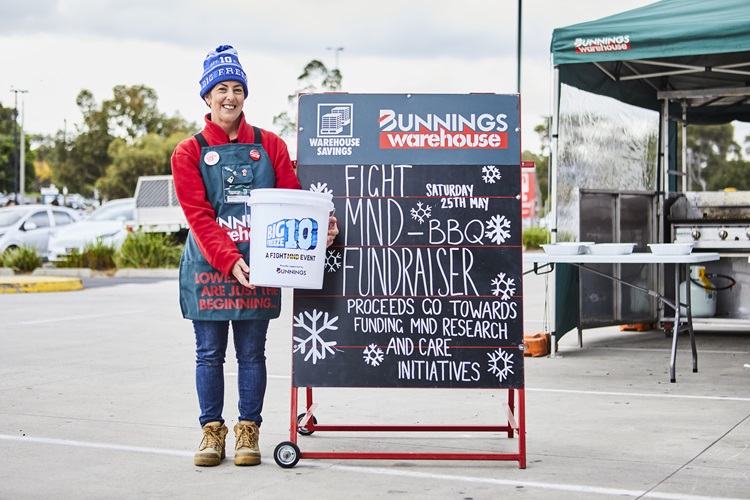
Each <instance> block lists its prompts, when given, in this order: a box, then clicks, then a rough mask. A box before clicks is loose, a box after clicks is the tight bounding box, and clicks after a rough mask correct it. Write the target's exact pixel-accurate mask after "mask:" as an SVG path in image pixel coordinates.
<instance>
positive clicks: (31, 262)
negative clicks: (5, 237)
mask: <svg viewBox="0 0 750 500" xmlns="http://www.w3.org/2000/svg"><path fill="white" fill-rule="evenodd" d="M0 258H2V263H3V266H4V267H10V268H11V269H13V271H15V272H17V273H30V272H31V271H33V270H34V269H36V268H37V267H42V258H41V257H40V256H39V254H38V253H36V248H34V247H32V246H26V245H24V246H22V247H20V248H13V249H11V250H6V251H5V253H4V254H3V255H2V257H0Z"/></svg>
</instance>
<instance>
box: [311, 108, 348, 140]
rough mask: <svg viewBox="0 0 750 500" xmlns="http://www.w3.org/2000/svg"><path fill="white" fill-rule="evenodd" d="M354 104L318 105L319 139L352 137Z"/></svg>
mask: <svg viewBox="0 0 750 500" xmlns="http://www.w3.org/2000/svg"><path fill="white" fill-rule="evenodd" d="M353 108H354V106H353V105H352V104H340V103H337V104H318V137H330V136H336V137H351V136H352V111H353Z"/></svg>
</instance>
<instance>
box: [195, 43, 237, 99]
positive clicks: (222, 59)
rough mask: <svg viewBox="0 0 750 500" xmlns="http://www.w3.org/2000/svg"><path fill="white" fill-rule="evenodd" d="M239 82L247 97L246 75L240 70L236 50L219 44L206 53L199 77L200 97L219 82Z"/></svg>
mask: <svg viewBox="0 0 750 500" xmlns="http://www.w3.org/2000/svg"><path fill="white" fill-rule="evenodd" d="M228 80H232V81H235V82H240V83H241V84H242V89H243V90H244V91H245V97H247V75H245V72H244V71H243V70H242V65H241V64H240V59H239V57H238V56H237V51H236V50H235V49H234V47H232V46H231V45H220V46H218V47H216V50H212V51H211V52H209V53H208V55H206V60H205V61H203V76H202V77H201V81H200V85H201V97H204V96H205V95H206V94H208V93H209V92H210V91H211V89H212V88H214V85H216V84H217V83H219V82H225V81H228Z"/></svg>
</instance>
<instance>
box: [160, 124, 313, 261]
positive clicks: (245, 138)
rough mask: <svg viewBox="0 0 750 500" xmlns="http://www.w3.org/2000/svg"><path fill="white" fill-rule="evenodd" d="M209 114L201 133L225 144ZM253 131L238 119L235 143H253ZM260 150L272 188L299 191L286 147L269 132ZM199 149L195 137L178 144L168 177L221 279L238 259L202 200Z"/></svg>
mask: <svg viewBox="0 0 750 500" xmlns="http://www.w3.org/2000/svg"><path fill="white" fill-rule="evenodd" d="M210 117H211V115H210V113H209V114H207V115H206V116H205V120H206V125H205V127H204V128H203V131H202V132H201V133H202V134H203V137H205V139H206V141H208V144H209V145H210V146H219V145H222V144H229V142H230V141H229V136H228V135H227V134H226V132H224V130H223V129H222V128H221V127H220V126H219V125H217V124H215V123H213V122H212V121H210ZM254 136H255V134H254V132H253V127H251V126H250V125H249V124H248V123H247V122H246V121H245V115H244V113H243V115H242V117H241V118H240V127H239V133H238V135H237V141H235V142H238V143H254V142H255V137H254ZM261 136H262V145H263V149H265V150H266V152H267V153H268V156H269V157H270V159H271V164H272V165H273V170H274V173H275V174H276V187H277V188H287V189H300V183H299V180H298V179H297V175H296V173H295V171H294V168H293V167H292V161H291V159H290V158H289V150H288V149H287V146H286V143H285V142H284V141H283V140H282V139H281V138H280V137H279V136H278V135H276V134H274V133H273V132H269V131H267V130H263V131H262V133H261ZM200 154H201V146H200V144H198V141H197V140H196V139H195V137H190V138H189V139H186V140H184V141H182V142H181V143H180V144H179V145H178V146H177V148H175V150H174V153H173V155H172V176H173V177H174V187H175V192H176V193H177V199H178V200H180V205H181V206H182V211H183V212H184V213H185V218H186V219H187V222H188V225H189V226H190V230H191V232H192V233H193V237H194V238H195V242H196V243H197V244H198V248H199V249H200V251H201V253H202V254H203V256H204V257H205V258H206V260H207V261H208V263H209V264H211V266H213V267H214V268H216V269H218V270H219V271H221V272H222V273H224V274H225V275H229V274H231V271H232V267H233V266H234V264H235V263H236V262H237V261H238V260H239V259H240V257H242V255H241V254H240V252H239V251H238V250H237V245H236V244H235V243H234V242H233V241H232V239H231V238H230V237H229V236H228V235H227V233H226V232H225V231H224V230H223V229H222V228H221V227H219V224H218V223H217V222H216V214H215V213H214V210H213V208H212V207H211V204H210V203H209V202H208V197H207V196H206V189H205V187H204V185H203V177H202V176H201V173H200V169H199V166H200V161H201V157H200Z"/></svg>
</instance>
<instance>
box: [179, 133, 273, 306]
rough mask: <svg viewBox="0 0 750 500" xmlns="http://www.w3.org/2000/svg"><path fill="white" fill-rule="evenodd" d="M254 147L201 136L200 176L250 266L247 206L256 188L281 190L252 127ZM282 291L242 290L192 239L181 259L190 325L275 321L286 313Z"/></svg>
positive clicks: (218, 217) (220, 220)
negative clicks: (212, 141) (197, 322)
mask: <svg viewBox="0 0 750 500" xmlns="http://www.w3.org/2000/svg"><path fill="white" fill-rule="evenodd" d="M253 131H254V132H255V140H256V143H255V144H223V145H220V146H209V145H208V142H207V141H206V139H205V138H204V137H203V135H201V134H196V136H195V138H196V139H197V140H198V143H199V144H200V145H201V161H200V172H201V175H202V176H203V185H204V186H205V188H206V196H207V197H208V201H209V202H210V203H211V206H212V207H213V209H214V212H215V213H216V221H217V222H218V223H219V225H220V226H221V227H222V228H223V229H224V230H225V231H227V233H230V235H231V236H232V239H233V240H234V241H236V242H237V249H238V250H239V251H240V253H241V254H242V256H243V257H244V259H245V262H250V258H249V255H248V253H249V250H250V212H249V207H247V205H246V203H245V202H246V201H247V200H248V198H249V196H250V191H251V190H252V189H255V188H272V187H275V186H276V176H275V174H274V170H273V166H272V165H271V160H270V158H269V157H268V153H266V151H265V150H264V149H263V146H262V144H261V132H260V130H259V129H258V128H257V127H253ZM280 306H281V290H280V289H279V288H271V287H260V286H259V287H256V288H255V289H254V290H251V289H249V288H245V287H244V286H242V285H240V283H239V282H238V281H237V279H236V278H235V277H234V276H226V275H224V274H222V273H221V272H220V271H218V270H217V269H215V268H214V267H212V266H211V265H210V264H209V263H208V261H207V260H206V258H205V257H203V255H202V254H201V252H200V250H199V249H198V245H197V244H196V242H195V239H194V238H193V233H192V231H190V233H188V237H187V241H186V243H185V248H184V250H183V252H182V258H181V259H180V307H181V309H182V315H183V317H185V318H187V319H198V320H215V321H226V320H235V319H273V318H277V317H278V316H279V313H280V311H281V307H280Z"/></svg>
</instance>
